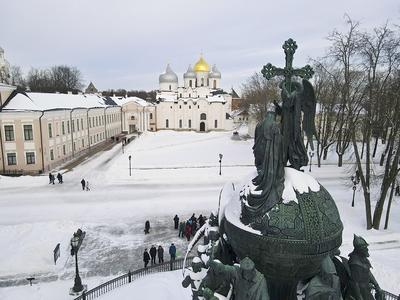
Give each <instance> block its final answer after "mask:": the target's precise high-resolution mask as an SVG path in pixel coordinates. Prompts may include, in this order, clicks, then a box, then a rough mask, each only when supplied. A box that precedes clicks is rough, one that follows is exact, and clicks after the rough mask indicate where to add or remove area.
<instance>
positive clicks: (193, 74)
mask: <svg viewBox="0 0 400 300" xmlns="http://www.w3.org/2000/svg"><path fill="white" fill-rule="evenodd" d="M220 85H221V72H219V71H218V69H217V67H216V66H215V65H214V66H213V67H212V68H211V70H210V67H209V65H208V64H207V62H206V61H205V60H204V59H203V57H200V59H199V60H198V61H197V63H196V64H195V65H194V67H192V66H191V65H189V67H188V69H187V71H186V73H184V74H183V86H180V85H179V80H178V76H177V75H176V73H175V72H174V71H172V69H171V67H170V65H167V68H166V70H165V72H164V73H163V74H161V75H160V77H159V90H158V91H157V96H156V99H157V104H156V115H157V117H156V127H157V130H160V129H173V130H195V131H211V130H231V129H232V120H231V118H230V112H231V104H232V96H231V95H230V94H228V93H226V92H224V91H223V90H222V89H221V86H220Z"/></svg>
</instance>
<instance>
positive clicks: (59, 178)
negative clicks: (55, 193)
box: [57, 173, 63, 183]
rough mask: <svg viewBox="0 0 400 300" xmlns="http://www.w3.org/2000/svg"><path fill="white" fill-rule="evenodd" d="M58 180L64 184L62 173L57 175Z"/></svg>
mask: <svg viewBox="0 0 400 300" xmlns="http://www.w3.org/2000/svg"><path fill="white" fill-rule="evenodd" d="M57 179H58V183H63V180H62V179H63V178H62V175H61V174H60V173H58V174H57Z"/></svg>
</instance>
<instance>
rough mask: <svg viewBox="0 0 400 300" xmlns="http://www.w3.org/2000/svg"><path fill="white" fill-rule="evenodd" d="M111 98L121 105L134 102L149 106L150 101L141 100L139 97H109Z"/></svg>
mask: <svg viewBox="0 0 400 300" xmlns="http://www.w3.org/2000/svg"><path fill="white" fill-rule="evenodd" d="M110 98H111V99H112V100H114V101H115V103H117V104H118V105H123V104H126V103H129V102H136V103H137V104H139V105H140V106H150V105H151V103H149V102H147V101H146V100H143V99H142V98H139V97H128V98H125V97H110Z"/></svg>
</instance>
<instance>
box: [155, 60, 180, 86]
mask: <svg viewBox="0 0 400 300" xmlns="http://www.w3.org/2000/svg"><path fill="white" fill-rule="evenodd" d="M159 82H160V83H178V76H177V75H176V73H175V72H174V71H172V69H171V67H170V66H169V64H168V65H167V69H166V70H165V73H163V74H161V75H160V77H159Z"/></svg>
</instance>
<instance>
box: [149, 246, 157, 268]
mask: <svg viewBox="0 0 400 300" xmlns="http://www.w3.org/2000/svg"><path fill="white" fill-rule="evenodd" d="M156 255H157V248H156V247H155V246H154V245H152V246H151V248H150V257H151V265H155V264H156Z"/></svg>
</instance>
